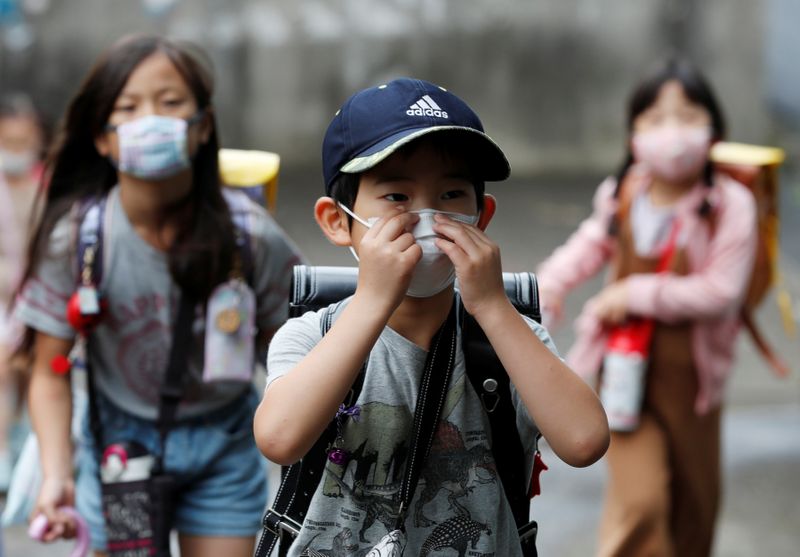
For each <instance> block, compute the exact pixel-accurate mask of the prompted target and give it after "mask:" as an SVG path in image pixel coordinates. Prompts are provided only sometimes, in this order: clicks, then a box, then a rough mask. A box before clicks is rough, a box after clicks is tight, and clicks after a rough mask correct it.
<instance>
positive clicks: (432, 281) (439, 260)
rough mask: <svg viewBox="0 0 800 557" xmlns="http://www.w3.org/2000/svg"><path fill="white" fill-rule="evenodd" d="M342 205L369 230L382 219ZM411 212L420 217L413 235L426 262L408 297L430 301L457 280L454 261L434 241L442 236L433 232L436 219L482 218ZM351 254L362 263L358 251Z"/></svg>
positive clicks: (419, 266)
mask: <svg viewBox="0 0 800 557" xmlns="http://www.w3.org/2000/svg"><path fill="white" fill-rule="evenodd" d="M339 206H340V207H341V208H342V210H344V212H345V213H347V214H348V215H350V216H351V217H353V218H354V219H356V220H357V221H358V222H360V223H361V224H363V225H364V226H366V227H367V228H372V225H373V224H375V222H376V221H377V220H378V219H377V218H376V217H373V218H370V219H367V220H366V221H365V220H364V219H362V218H361V217H359V216H357V215H356V214H355V213H354V212H353V211H351V210H350V209H348V208H347V207H345V206H344V205H342V204H339ZM409 213H413V214H416V215H419V221H418V222H417V223H416V224H415V225H414V228H413V229H412V230H411V233H412V234H413V235H414V240H416V242H417V244H419V246H420V247H421V248H422V259H420V260H419V263H417V266H416V267H415V268H414V275H413V276H412V277H411V284H409V286H408V291H407V292H406V294H407V295H409V296H412V297H414V298H428V297H430V296H433V295H434V294H438V293H439V292H441V291H442V290H444V289H445V288H447V287H448V286H450V285H451V284H453V281H455V279H456V270H455V267H453V262H452V261H450V258H449V257H448V256H447V254H445V253H444V252H443V251H442V250H440V249H439V247H438V246H437V245H436V243H435V242H434V240H435V239H436V238H437V237H438V235H437V234H436V232H434V231H433V225H434V223H435V221H434V216H435V215H436V214H437V213H438V214H440V215H446V216H448V217H450V218H451V219H453V220H456V221H460V222H463V223H466V224H475V223H476V222H478V215H462V214H460V213H448V212H446V211H437V210H435V209H422V210H419V211H409ZM350 251H351V252H352V254H353V256H354V257H355V258H356V261H358V255H356V252H355V250H354V249H353V248H352V247H351V248H350Z"/></svg>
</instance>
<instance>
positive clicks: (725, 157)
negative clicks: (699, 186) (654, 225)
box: [710, 142, 794, 377]
mask: <svg viewBox="0 0 800 557" xmlns="http://www.w3.org/2000/svg"><path fill="white" fill-rule="evenodd" d="M710 158H711V160H712V161H713V162H714V165H715V167H716V169H717V170H718V171H719V172H722V173H724V174H727V175H728V176H730V177H731V178H733V179H734V180H736V181H737V182H740V183H742V184H744V185H745V186H746V187H747V188H748V189H749V190H750V191H751V192H752V193H753V197H754V198H755V201H756V211H757V213H756V214H757V228H758V236H757V243H756V256H755V265H754V266H753V271H752V274H751V275H750V282H749V284H748V288H747V294H746V296H745V299H744V304H743V307H742V311H741V318H742V323H743V324H744V326H745V328H746V329H747V331H748V332H749V333H750V336H751V337H752V338H753V341H754V342H755V344H756V347H757V348H758V350H759V352H761V354H762V356H763V357H764V358H765V359H766V361H767V362H768V363H769V364H770V367H771V368H772V370H773V372H774V373H775V374H776V375H778V376H780V377H783V376H786V375H787V374H788V373H789V368H788V367H787V366H786V364H785V363H784V362H783V361H781V359H780V358H779V357H778V356H777V355H776V354H775V352H774V351H773V350H772V347H771V346H770V345H769V344H768V343H767V341H766V339H765V338H764V335H763V333H762V332H761V330H760V328H759V327H758V324H757V323H756V321H755V317H754V315H753V313H754V312H755V310H756V309H757V308H758V307H759V305H760V304H761V303H762V302H763V301H764V298H765V297H766V295H767V294H768V293H769V291H770V289H771V288H772V287H775V288H776V289H777V292H776V294H777V302H778V307H779V309H780V312H781V315H782V318H783V324H784V329H785V330H786V332H787V333H788V334H790V335H793V334H794V318H793V313H792V307H791V298H790V297H789V294H788V292H787V291H786V288H785V287H784V285H783V278H782V276H781V273H780V268H779V266H778V257H779V251H780V250H779V226H780V218H779V214H778V203H779V189H778V171H779V167H780V165H781V163H782V162H783V160H784V152H783V150H782V149H779V148H776V147H764V146H760V145H748V144H744V143H732V142H719V143H716V144H715V145H714V146H713V147H712V149H711V154H710ZM712 226H713V224H712Z"/></svg>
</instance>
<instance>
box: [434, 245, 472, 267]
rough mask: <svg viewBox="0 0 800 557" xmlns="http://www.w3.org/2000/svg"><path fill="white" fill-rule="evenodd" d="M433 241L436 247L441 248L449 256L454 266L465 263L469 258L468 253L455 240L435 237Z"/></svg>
mask: <svg viewBox="0 0 800 557" xmlns="http://www.w3.org/2000/svg"><path fill="white" fill-rule="evenodd" d="M434 243H435V244H436V247H438V248H439V249H440V250H442V251H443V252H444V254H445V255H447V257H449V258H450V261H452V262H453V265H455V266H456V267H459V266H461V265H463V264H465V263H466V262H467V261H468V260H469V255H468V254H467V253H466V252H465V251H464V250H463V249H462V248H461V246H459V245H457V244H456V243H455V242H451V241H449V240H443V239H442V238H436V239H435V240H434Z"/></svg>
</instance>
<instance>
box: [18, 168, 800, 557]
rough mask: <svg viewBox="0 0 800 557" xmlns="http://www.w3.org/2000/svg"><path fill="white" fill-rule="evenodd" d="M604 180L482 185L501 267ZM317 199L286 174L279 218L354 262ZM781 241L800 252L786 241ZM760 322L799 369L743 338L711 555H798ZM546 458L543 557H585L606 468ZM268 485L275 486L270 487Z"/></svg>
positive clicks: (584, 206)
mask: <svg viewBox="0 0 800 557" xmlns="http://www.w3.org/2000/svg"><path fill="white" fill-rule="evenodd" d="M599 179H600V177H588V178H586V179H578V178H573V179H565V178H563V177H560V178H555V179H553V180H548V179H546V178H536V179H535V180H524V179H517V180H514V181H512V182H509V183H507V184H497V185H494V184H489V185H488V188H487V189H488V192H489V193H492V194H493V195H495V196H496V197H497V199H498V212H497V215H496V216H495V220H494V222H493V223H492V224H491V225H490V227H489V230H488V232H489V234H490V236H492V237H493V238H494V239H495V241H497V242H498V244H499V245H500V247H501V251H502V254H503V266H504V269H505V270H508V271H523V270H533V269H534V268H535V266H536V264H537V263H538V262H539V261H541V260H542V258H543V257H545V256H546V255H547V254H549V253H550V251H552V249H553V248H554V247H556V246H557V245H558V244H559V243H561V242H562V241H563V240H564V239H565V238H566V237H567V235H568V234H569V233H570V232H571V231H572V230H573V229H574V228H575V226H576V225H577V223H578V222H579V221H580V220H581V219H582V218H584V217H585V216H587V215H588V213H589V203H590V199H591V195H592V193H593V192H594V188H595V187H596V185H597V183H598V182H599ZM322 191H323V189H322V185H321V178H320V173H319V172H318V171H317V170H316V169H312V170H311V171H304V172H293V171H292V170H291V169H285V170H284V172H283V173H282V177H281V185H280V190H279V194H278V206H279V208H278V211H277V214H276V218H277V220H278V221H279V223H280V224H281V225H282V226H283V227H284V228H285V230H286V231H287V232H288V233H289V235H290V236H292V238H294V240H295V241H296V242H297V244H298V245H299V246H300V247H301V249H302V250H303V251H304V252H305V254H306V256H307V257H308V258H309V260H310V261H311V262H312V263H314V264H317V265H352V264H354V261H353V258H352V256H351V255H350V253H349V252H348V251H347V250H346V249H339V248H334V247H332V246H330V245H329V244H328V243H327V241H325V240H324V238H323V237H322V234H321V233H320V232H319V229H318V228H317V225H316V223H315V222H314V220H313V214H312V207H313V202H314V200H315V199H316V198H317V197H319V196H320V195H322ZM799 217H800V215H797V214H791V213H789V214H787V213H786V212H784V215H783V219H784V221H785V222H787V221H789V222H791V225H792V226H789V227H785V228H790V229H793V228H794V226H793V225H794V223H797V222H800V218H799ZM783 243H784V246H786V245H787V244H789V245H790V246H791V248H792V249H794V248H797V247H798V246H797V245H796V244H795V243H794V242H789V241H788V240H787V239H784V242H783ZM782 265H783V270H784V273H785V275H786V276H785V279H786V283H787V286H788V288H789V290H790V292H791V293H792V295H793V297H794V299H795V302H796V305H798V306H800V265H798V264H797V263H796V260H794V259H790V258H789V257H785V258H784V260H783V261H782ZM599 281H600V279H597V280H595V281H593V282H591V283H589V284H587V285H586V286H585V287H583V288H581V289H579V291H577V292H576V293H575V294H574V295H573V296H572V297H571V298H570V299H569V300H568V303H567V308H566V309H567V318H568V319H569V318H574V317H575V316H576V315H577V312H578V310H579V309H580V307H581V305H582V303H583V301H584V300H585V299H586V298H587V296H588V295H590V294H591V293H592V292H594V291H596V290H597V288H598V286H599ZM796 315H797V314H796ZM757 318H758V321H759V322H760V324H761V325H762V328H763V330H764V332H765V333H766V335H767V338H768V339H770V341H771V342H772V343H773V345H774V346H775V348H776V349H777V351H778V352H779V353H780V354H781V355H782V356H783V357H784V358H785V359H786V360H787V361H788V362H789V363H790V364H792V365H794V367H795V369H794V370H793V373H792V375H791V376H790V377H789V378H788V379H784V380H779V379H776V378H775V377H773V376H772V375H771V374H770V371H769V370H768V369H766V368H765V366H764V364H763V362H762V361H761V360H760V358H759V356H758V355H757V354H756V353H755V352H754V350H753V347H752V344H751V342H750V340H749V338H747V337H746V336H745V335H742V337H741V339H740V347H739V360H738V363H737V366H736V371H735V374H734V377H733V380H732V382H731V384H730V388H729V397H728V403H727V412H726V413H725V414H724V460H723V466H724V480H725V494H724V501H723V508H722V512H721V514H720V521H719V528H718V532H717V533H718V536H717V543H716V550H715V553H714V555H715V557H746V556H747V557H750V556H754V555H770V556H776V557H783V556H789V555H797V554H798V548H799V547H800V503H798V501H800V482H798V481H797V480H796V478H795V474H797V472H798V470H800V366H799V365H798V363H800V343H798V342H797V339H793V340H792V339H788V338H787V337H786V335H785V334H784V333H783V330H782V328H781V325H780V321H779V316H778V312H777V308H776V305H775V303H774V300H773V299H772V298H770V299H768V300H767V301H766V302H765V303H764V304H763V305H762V307H761V308H760V311H759V315H758V316H757ZM553 336H554V338H555V340H556V344H557V345H558V346H559V348H560V350H561V351H562V353H564V352H566V350H567V349H568V347H569V345H570V342H571V340H572V333H571V331H570V330H569V327H568V326H565V327H562V328H561V329H559V330H557V331H555V332H554V335H553ZM544 452H545V455H544V457H545V461H546V463H547V464H548V466H549V467H550V470H549V471H547V472H545V473H544V475H543V476H542V495H541V496H539V497H537V498H536V499H534V502H533V516H534V517H535V518H536V519H537V520H538V521H539V531H540V537H539V547H540V555H542V556H543V557H551V556H552V557H573V556H575V557H577V556H581V557H586V556H589V555H592V552H593V548H594V542H595V533H596V527H597V520H598V517H599V514H600V510H601V504H602V493H603V483H604V465H603V463H602V461H601V462H600V463H598V464H596V465H594V466H592V467H590V468H588V469H574V468H570V467H569V466H567V465H565V464H563V463H561V462H560V461H558V460H557V459H556V457H555V456H554V455H552V454H551V453H549V450H547V449H546V448H545V450H544ZM275 477H276V476H275V474H272V478H275ZM271 487H273V488H275V487H276V484H275V482H274V481H273V483H272V484H271ZM4 537H5V543H6V557H22V556H25V557H40V556H42V557H43V556H46V555H52V556H61V555H68V548H69V545H66V544H59V545H58V546H52V547H48V548H45V547H42V546H39V545H37V544H34V543H32V542H29V541H27V540H26V537H25V535H24V529H23V528H12V529H9V530H7V531H5V532H4ZM409 557H411V556H409ZM443 557H444V554H443Z"/></svg>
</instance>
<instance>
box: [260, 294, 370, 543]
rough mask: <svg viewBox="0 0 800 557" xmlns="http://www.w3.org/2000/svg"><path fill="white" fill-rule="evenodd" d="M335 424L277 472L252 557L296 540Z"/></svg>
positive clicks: (324, 321)
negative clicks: (275, 488) (278, 477)
mask: <svg viewBox="0 0 800 557" xmlns="http://www.w3.org/2000/svg"><path fill="white" fill-rule="evenodd" d="M339 307H340V304H339V303H336V304H334V305H332V306H329V307H327V308H325V309H322V310H320V333H321V334H322V336H325V335H326V334H327V332H328V331H329V330H330V328H331V326H332V325H333V321H334V320H335V314H336V311H337V310H338V309H339ZM366 366H367V364H366V362H365V363H364V366H363V367H362V369H361V372H360V373H359V374H358V377H356V380H355V383H353V386H352V387H351V389H350V393H349V394H348V396H347V400H345V401H344V404H345V406H352V405H353V404H355V402H356V400H358V396H359V395H360V394H361V389H362V388H363V386H364V373H365V371H366ZM336 431H337V430H336V420H335V419H333V420H331V423H330V424H328V426H327V427H326V428H325V431H323V432H322V434H321V435H320V436H319V439H317V441H316V442H315V443H314V445H313V446H312V447H311V449H310V450H309V451H308V452H307V453H306V454H305V456H303V458H302V459H300V460H299V461H298V462H295V463H294V464H292V465H290V466H284V467H282V469H281V485H280V487H279V488H278V493H277V494H276V495H275V500H274V502H273V503H272V506H271V507H270V508H269V509H267V511H266V513H265V514H264V519H263V521H262V525H263V528H264V530H263V532H262V534H261V538H260V539H259V542H258V546H257V547H256V551H255V557H267V556H268V555H271V554H272V550H273V549H274V548H275V545H276V543H277V542H278V541H279V540H281V543H280V546H279V547H280V551H281V554H283V552H285V551H286V550H287V549H288V547H289V546H290V545H291V543H292V539H293V538H296V537H297V535H298V534H299V533H300V529H301V528H302V526H303V521H304V520H305V516H306V513H307V512H308V507H309V506H310V505H311V498H312V497H313V496H314V494H315V493H316V492H317V488H318V486H319V483H320V481H321V480H322V475H323V472H324V471H325V463H326V462H327V455H328V449H329V448H330V446H331V445H332V444H333V441H334V439H336Z"/></svg>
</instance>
